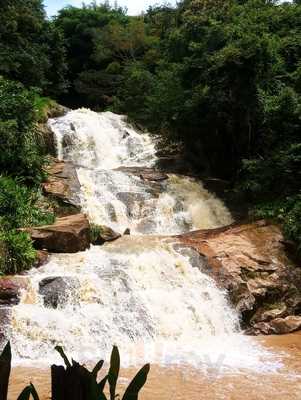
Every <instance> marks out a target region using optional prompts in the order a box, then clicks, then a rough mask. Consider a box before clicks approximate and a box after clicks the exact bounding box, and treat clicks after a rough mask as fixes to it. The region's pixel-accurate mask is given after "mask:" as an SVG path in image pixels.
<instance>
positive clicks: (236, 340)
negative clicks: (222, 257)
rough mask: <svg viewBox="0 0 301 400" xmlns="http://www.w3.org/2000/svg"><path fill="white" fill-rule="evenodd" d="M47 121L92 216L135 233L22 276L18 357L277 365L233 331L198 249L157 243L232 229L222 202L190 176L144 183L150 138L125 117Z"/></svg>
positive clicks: (15, 326) (152, 158)
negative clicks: (116, 356)
mask: <svg viewBox="0 0 301 400" xmlns="http://www.w3.org/2000/svg"><path fill="white" fill-rule="evenodd" d="M49 124H50V127H51V129H52V130H53V132H54V133H55V135H56V139H57V146H58V155H59V157H60V158H62V159H64V160H70V161H72V162H73V163H75V164H76V166H77V173H78V177H79V181H80V184H81V201H82V208H83V210H84V212H86V213H87V215H88V216H89V219H90V221H91V222H93V223H98V224H104V225H108V226H110V227H112V228H114V229H116V230H118V231H119V232H122V231H123V230H124V229H125V228H130V229H131V233H132V235H131V236H124V237H122V238H121V239H119V240H118V241H116V242H114V243H110V244H106V245H104V246H102V247H97V246H92V247H91V249H90V250H88V251H86V252H83V253H78V254H76V255H67V254H64V255H52V256H51V259H50V261H49V263H48V264H47V265H45V266H44V267H42V268H40V269H39V270H32V271H30V272H29V273H28V276H27V279H28V280H29V285H28V286H29V287H28V288H27V289H26V290H24V293H23V296H22V301H21V303H20V304H19V305H17V306H15V307H14V308H13V310H12V318H11V325H10V332H9V336H10V338H11V342H12V344H13V348H14V350H15V352H16V357H17V358H18V360H19V361H20V362H22V363H24V362H25V361H26V360H28V361H29V363H32V360H35V361H39V362H42V361H45V362H47V363H49V361H50V360H53V355H54V351H53V348H54V346H55V345H57V344H60V345H63V346H64V348H65V349H66V351H67V352H68V353H70V354H72V356H73V357H74V358H75V359H78V360H80V361H88V360H95V359H98V358H99V357H100V356H101V355H103V354H107V353H108V352H109V349H110V348H111V346H112V345H113V344H114V343H116V344H118V345H119V347H120V349H121V350H122V353H123V354H124V355H127V356H128V363H130V364H134V363H137V362H140V361H141V359H146V360H148V361H152V362H158V363H176V362H182V363H195V364H196V365H197V366H200V365H201V364H202V363H204V359H205V360H207V361H206V362H208V356H209V357H211V356H212V357H213V359H212V361H214V362H216V360H218V359H219V357H220V355H223V360H222V364H223V366H231V367H237V368H252V367H256V368H257V369H258V368H259V367H260V366H262V367H263V366H264V367H265V368H267V367H268V368H269V367H270V368H274V367H275V364H274V363H272V362H271V364H269V363H267V362H265V364H263V363H261V362H260V360H261V358H262V357H263V356H264V354H265V353H264V352H263V351H262V349H261V348H258V347H256V346H253V345H252V343H251V342H250V339H247V338H244V337H243V336H241V335H239V334H238V326H239V321H238V316H237V314H236V312H235V311H233V310H232V309H231V307H230V306H229V304H228V302H227V299H226V295H225V293H223V292H222V291H221V290H220V289H218V288H217V286H216V285H215V283H214V282H213V280H212V279H211V278H209V277H208V276H207V275H206V274H205V273H204V272H203V271H202V260H201V258H200V257H199V256H198V254H197V253H196V252H194V251H192V250H189V251H188V249H185V250H183V249H181V248H178V247H177V246H176V245H175V244H174V243H173V242H172V240H170V239H167V238H165V239H164V238H163V237H161V238H160V236H159V235H168V234H177V233H182V232H185V231H188V230H190V229H195V228H215V227H218V226H222V225H226V224H229V223H231V221H232V219H231V216H230V213H229V212H228V210H227V209H226V208H225V206H224V205H223V203H222V202H221V201H220V200H218V199H217V198H215V197H214V196H213V195H211V194H210V193H208V192H207V191H206V190H205V189H204V188H203V186H202V184H201V183H200V182H197V181H196V180H194V179H191V178H187V177H181V176H176V175H170V176H169V179H167V180H164V181H162V182H151V183H149V182H146V181H145V180H144V179H141V176H140V175H139V168H142V167H143V168H145V167H148V168H150V167H153V166H154V165H155V163H156V151H155V140H154V139H152V138H151V137H150V136H149V135H146V134H140V133H137V132H136V131H135V130H134V129H133V128H132V127H130V126H129V125H128V124H127V123H126V120H125V119H124V117H121V116H117V115H114V114H112V113H101V114H97V113H95V112H92V111H89V110H86V109H81V110H77V111H71V112H69V113H68V114H67V115H66V116H64V117H61V118H58V119H54V120H51V121H50V122H49ZM133 167H135V170H136V173H135V174H133V172H132V170H131V168H133ZM137 170H138V173H137ZM154 235H156V236H154ZM45 288H46V289H45Z"/></svg>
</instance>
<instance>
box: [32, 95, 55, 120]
mask: <svg viewBox="0 0 301 400" xmlns="http://www.w3.org/2000/svg"><path fill="white" fill-rule="evenodd" d="M55 104H56V103H55V101H54V100H52V99H51V98H49V97H44V96H40V95H38V94H37V95H36V96H35V97H34V110H35V119H36V120H37V122H41V123H45V122H46V121H47V119H48V112H49V110H50V109H51V108H52V107H54V106H55Z"/></svg>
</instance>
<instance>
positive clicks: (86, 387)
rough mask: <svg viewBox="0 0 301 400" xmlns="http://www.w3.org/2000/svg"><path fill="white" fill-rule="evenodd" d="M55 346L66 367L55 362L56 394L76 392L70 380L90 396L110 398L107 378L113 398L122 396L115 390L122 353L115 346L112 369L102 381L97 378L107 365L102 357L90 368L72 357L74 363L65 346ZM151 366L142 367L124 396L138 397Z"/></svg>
mask: <svg viewBox="0 0 301 400" xmlns="http://www.w3.org/2000/svg"><path fill="white" fill-rule="evenodd" d="M55 349H56V350H57V351H58V353H59V354H60V355H61V357H62V358H63V360H64V363H65V366H66V368H65V369H64V368H62V367H57V366H52V387H54V388H55V390H56V393H55V394H54V393H53V397H54V398H56V397H58V398H66V396H71V395H72V394H74V388H72V387H70V384H71V385H72V384H73V385H74V383H75V382H76V383H77V384H78V388H79V389H78V390H83V392H84V393H83V394H84V397H85V398H88V399H89V400H107V397H106V395H105V393H104V389H105V385H106V383H107V382H108V384H109V393H110V397H109V398H110V400H115V399H116V398H120V396H119V395H118V394H116V386H117V381H118V376H119V371H120V355H119V350H118V348H117V347H116V346H114V347H113V350H112V353H111V359H110V368H109V372H108V374H107V375H105V377H104V378H103V379H102V380H101V381H100V382H97V375H98V373H99V372H100V371H101V369H102V367H103V365H104V361H103V360H101V361H99V362H98V363H97V364H96V365H95V367H94V368H93V370H92V372H90V371H88V370H87V369H86V368H85V367H84V366H82V365H79V364H78V363H77V362H76V361H74V360H72V363H71V362H70V361H69V360H68V358H67V356H66V354H65V353H64V350H63V349H62V347H60V346H57V347H56V348H55ZM149 370H150V365H149V364H147V365H145V366H144V367H143V368H141V370H140V371H139V372H138V373H137V375H136V376H135V377H134V379H133V380H132V381H131V383H130V384H129V386H128V387H127V389H126V390H125V393H124V395H123V397H122V400H138V395H139V392H140V390H141V389H142V387H143V386H144V384H145V382H146V380H147V376H148V373H149ZM77 394H78V393H76V395H77Z"/></svg>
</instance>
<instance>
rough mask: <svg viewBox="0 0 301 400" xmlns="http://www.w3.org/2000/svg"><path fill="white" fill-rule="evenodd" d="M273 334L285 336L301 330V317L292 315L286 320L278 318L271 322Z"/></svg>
mask: <svg viewBox="0 0 301 400" xmlns="http://www.w3.org/2000/svg"><path fill="white" fill-rule="evenodd" d="M270 326H271V328H272V330H273V333H276V334H285V333H291V332H295V331H297V330H299V329H301V316H295V315H291V316H288V317H286V318H276V319H274V320H273V321H271V322H270Z"/></svg>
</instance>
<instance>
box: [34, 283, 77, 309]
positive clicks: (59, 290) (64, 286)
mask: <svg viewBox="0 0 301 400" xmlns="http://www.w3.org/2000/svg"><path fill="white" fill-rule="evenodd" d="M79 286H80V284H79V281H78V279H77V278H73V277H50V278H46V279H43V280H42V281H41V282H40V283H39V294H40V295H42V296H43V300H44V305H45V307H49V308H57V307H58V306H64V305H65V304H67V302H68V301H70V302H72V303H73V302H76V301H78V299H77V296H76V293H75V291H76V289H78V288H79Z"/></svg>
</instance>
